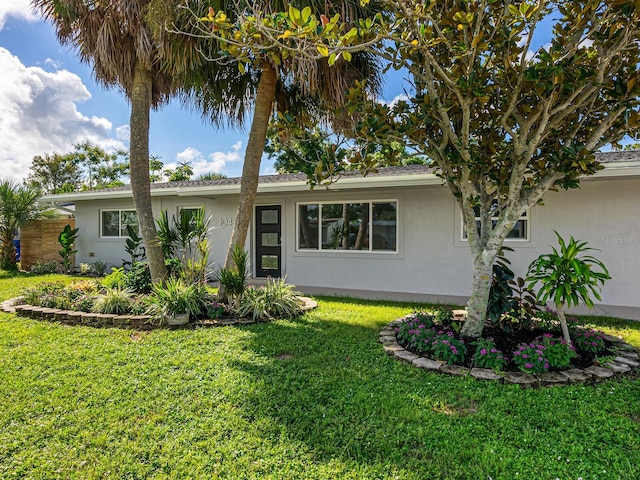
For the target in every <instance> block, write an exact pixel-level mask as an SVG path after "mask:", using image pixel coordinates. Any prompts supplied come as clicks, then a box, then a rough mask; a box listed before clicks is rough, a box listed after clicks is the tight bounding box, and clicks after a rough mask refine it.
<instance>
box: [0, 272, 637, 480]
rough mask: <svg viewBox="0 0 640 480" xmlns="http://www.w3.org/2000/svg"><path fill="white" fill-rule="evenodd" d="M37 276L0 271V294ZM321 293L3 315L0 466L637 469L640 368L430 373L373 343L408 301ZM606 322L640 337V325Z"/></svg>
mask: <svg viewBox="0 0 640 480" xmlns="http://www.w3.org/2000/svg"><path fill="white" fill-rule="evenodd" d="M39 278H48V279H53V278H58V277H55V276H51V277H39ZM32 281H33V279H31V278H28V277H24V276H15V277H8V276H5V277H2V276H1V275H0V299H4V298H8V297H11V296H15V295H16V294H17V293H18V292H19V290H20V288H22V287H24V286H25V285H27V284H29V283H30V282H32ZM319 304H320V307H319V308H318V309H317V310H314V311H312V312H309V313H307V314H306V315H304V316H303V317H301V318H299V319H297V320H295V321H290V322H287V321H276V322H271V323H262V324H256V325H249V326H244V327H225V328H211V329H198V330H175V331H168V330H157V331H152V332H147V333H140V332H132V331H127V330H118V329H91V328H85V327H67V326H62V325H57V324H53V323H45V322H38V321H33V320H28V319H23V318H18V317H15V316H13V315H8V314H0V478H3V479H18V478H20V479H24V478H33V479H49V478H64V479H98V478H100V479H122V478H127V479H143V478H144V479H147V478H152V479H165V478H166V479H176V478H181V479H182V478H202V479H210V478H228V479H242V478H256V479H488V478H491V479H494V480H495V479H517V478H523V479H555V478H562V479H577V478H583V479H585V480H586V479H636V478H640V401H639V400H640V383H639V382H637V381H632V380H625V379H622V380H615V381H609V382H605V383H602V384H599V385H595V386H586V387H585V386H569V387H563V388H549V389H540V390H523V389H521V388H519V387H513V386H506V385H497V384H493V383H483V382H479V381H475V380H473V379H461V378H455V377H449V376H444V375H436V374H430V373H427V372H425V371H422V370H419V369H417V368H413V367H411V366H409V365H406V364H403V363H401V362H398V361H396V360H394V359H393V358H390V357H387V356H386V355H385V353H384V351H383V349H382V347H381V346H380V344H379V343H378V332H379V329H380V327H381V326H382V325H384V324H386V323H387V322H389V321H391V320H393V319H395V318H397V317H399V316H401V315H404V314H406V313H409V312H410V311H411V310H412V309H413V305H408V304H401V303H390V302H370V301H355V300H349V299H337V298H319ZM593 322H594V323H595V324H596V325H602V324H604V321H603V320H601V319H593ZM606 324H607V331H609V332H610V333H619V334H622V335H623V336H624V337H625V338H626V339H627V340H628V341H630V342H631V343H633V344H635V345H636V346H640V323H634V322H628V321H609V320H608V321H607V322H606Z"/></svg>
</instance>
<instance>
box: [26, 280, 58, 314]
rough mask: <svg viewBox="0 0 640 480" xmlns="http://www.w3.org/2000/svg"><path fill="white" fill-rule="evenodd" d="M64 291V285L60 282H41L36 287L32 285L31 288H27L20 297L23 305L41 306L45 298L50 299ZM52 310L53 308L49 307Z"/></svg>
mask: <svg viewBox="0 0 640 480" xmlns="http://www.w3.org/2000/svg"><path fill="white" fill-rule="evenodd" d="M63 290H64V283H62V282H41V283H39V284H37V285H34V286H33V287H31V288H27V289H26V290H25V291H24V292H23V294H22V296H23V297H24V301H25V303H27V304H29V305H39V306H41V307H42V306H44V305H42V303H41V302H42V301H43V300H44V301H46V300H45V299H46V298H51V297H53V296H56V295H57V294H59V293H60V292H62V291H63ZM51 308H54V307H51Z"/></svg>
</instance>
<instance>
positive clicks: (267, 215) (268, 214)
mask: <svg viewBox="0 0 640 480" xmlns="http://www.w3.org/2000/svg"><path fill="white" fill-rule="evenodd" d="M280 213H281V212H280V205H270V206H266V207H265V206H260V207H256V277H280V276H281V274H282V247H281V242H280V233H281V232H280V230H281V225H282V222H281V217H280Z"/></svg>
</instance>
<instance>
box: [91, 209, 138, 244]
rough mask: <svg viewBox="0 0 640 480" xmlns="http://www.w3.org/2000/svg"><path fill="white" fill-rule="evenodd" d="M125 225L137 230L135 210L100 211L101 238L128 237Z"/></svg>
mask: <svg viewBox="0 0 640 480" xmlns="http://www.w3.org/2000/svg"><path fill="white" fill-rule="evenodd" d="M127 225H131V226H133V227H134V228H135V229H136V230H137V229H138V215H137V214H136V211H135V210H124V209H122V210H100V236H101V237H103V238H122V237H128V235H127Z"/></svg>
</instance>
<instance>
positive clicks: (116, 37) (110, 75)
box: [32, 0, 176, 283]
mask: <svg viewBox="0 0 640 480" xmlns="http://www.w3.org/2000/svg"><path fill="white" fill-rule="evenodd" d="M149 2H150V0H109V1H105V2H95V1H87V0H32V3H33V5H34V7H35V8H36V9H39V10H40V11H41V12H42V14H43V16H44V18H45V19H46V20H48V21H50V22H51V23H52V24H53V26H54V28H55V29H56V34H57V37H58V40H59V41H60V42H61V43H62V44H63V45H71V46H72V47H75V48H76V49H77V50H78V55H79V57H80V60H81V61H82V62H85V63H89V64H91V65H92V66H93V74H94V76H95V78H96V80H97V81H98V82H100V83H101V84H103V85H104V86H105V87H114V86H115V87H119V88H121V89H122V90H123V92H124V94H125V95H126V97H127V99H128V100H129V102H130V103H131V118H130V129H131V138H130V165H131V169H130V174H131V189H132V192H133V203H134V205H135V208H136V212H137V215H138V223H139V225H140V233H141V235H142V239H143V241H144V245H145V249H146V252H147V258H148V260H149V268H150V270H151V276H152V278H153V281H154V282H155V283H158V282H162V280H163V279H164V276H165V274H166V268H165V264H164V257H163V255H162V250H161V248H160V245H159V243H158V242H157V241H156V230H155V223H154V219H153V212H152V209H151V192H150V181H149V112H150V110H151V108H158V107H159V106H160V105H162V104H163V103H165V102H166V101H167V100H168V99H169V98H170V96H171V95H172V94H174V93H175V92H176V83H175V81H174V78H173V77H172V76H171V75H168V74H166V73H164V72H163V71H162V70H161V68H160V67H161V61H160V60H161V50H160V48H159V47H158V45H156V44H155V42H154V41H153V38H152V34H151V30H150V28H149V26H148V24H147V23H146V16H145V14H146V10H147V8H148V4H149Z"/></svg>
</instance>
